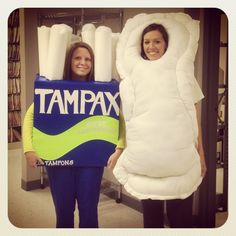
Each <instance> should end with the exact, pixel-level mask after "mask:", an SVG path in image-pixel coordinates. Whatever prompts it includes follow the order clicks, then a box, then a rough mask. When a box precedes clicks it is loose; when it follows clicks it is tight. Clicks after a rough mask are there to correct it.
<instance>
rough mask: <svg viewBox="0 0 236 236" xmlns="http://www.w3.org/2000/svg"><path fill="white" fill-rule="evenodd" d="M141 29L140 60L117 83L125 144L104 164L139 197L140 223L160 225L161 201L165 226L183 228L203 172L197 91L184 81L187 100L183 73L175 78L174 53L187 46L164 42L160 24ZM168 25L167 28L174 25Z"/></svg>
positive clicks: (188, 222) (187, 223)
mask: <svg viewBox="0 0 236 236" xmlns="http://www.w3.org/2000/svg"><path fill="white" fill-rule="evenodd" d="M181 17H182V16H181ZM184 17H185V16H184ZM182 18H183V17H182ZM163 22H164V21H163ZM167 26H169V25H168V24H167ZM177 26H178V24H177ZM173 27H174V26H173ZM143 28H144V29H143V31H142V33H141V40H140V41H141V57H142V59H139V60H137V63H136V65H134V67H133V68H132V72H131V73H130V77H129V78H124V81H122V82H123V84H121V99H122V103H123V113H124V117H125V123H126V148H125V149H124V151H123V152H122V154H121V155H120V153H121V152H115V153H114V154H113V155H112V156H111V157H110V160H109V166H110V167H111V168H113V167H114V166H115V169H114V175H115V176H116V178H117V179H118V180H119V182H121V183H122V184H123V185H124V187H125V189H126V190H127V191H128V192H129V193H130V194H132V195H133V196H135V197H136V198H138V199H140V200H141V202H142V206H143V219H144V227H145V228H162V227H164V201H166V209H167V216H168V220H169V224H170V227H175V228H180V227H182V228H183V227H184V228H188V227H192V226H193V225H192V223H193V222H192V203H193V192H194V191H195V190H196V188H197V187H198V186H199V184H200V183H201V180H202V177H204V175H205V173H206V164H205V157H204V151H203V146H202V137H201V129H200V127H199V125H198V124H197V122H196V117H197V114H196V110H195V108H194V105H195V104H196V103H197V102H199V101H200V100H201V99H202V98H203V95H202V92H201V90H200V88H199V86H198V85H197V83H196V82H195V81H194V82H193V81H190V82H188V83H189V84H192V85H193V86H192V87H193V88H192V89H193V90H192V91H193V92H192V94H191V93H189V94H188V97H187V100H186V99H185V98H186V97H184V95H185V94H186V93H187V92H186V87H184V86H185V83H184V82H185V81H184V79H185V78H187V76H186V75H185V74H186V73H185V72H183V73H182V72H181V73H182V74H183V76H182V77H183V79H182V78H179V77H181V76H179V74H178V73H179V71H178V69H179V67H178V66H179V65H180V64H178V63H179V61H178V53H179V54H180V55H181V56H182V53H185V51H184V50H185V49H186V47H188V45H184V47H185V48H184V47H183V49H182V51H181V47H182V46H181V45H179V47H178V45H177V46H176V48H175V42H174V41H175V39H173V35H171V36H172V38H171V42H170V41H169V34H168V31H167V30H166V28H165V27H164V26H163V25H162V24H159V23H151V24H149V25H147V26H146V27H143ZM169 29H170V32H171V33H173V32H174V30H175V29H172V31H171V28H169ZM132 33H133V32H132ZM134 33H137V32H134ZM186 35H187V34H186ZM186 38H187V36H186ZM188 39H189V38H187V40H188ZM176 41H178V39H177V37H176ZM127 42H128V43H130V41H128V40H127ZM128 43H127V44H128ZM182 43H184V42H182ZM130 45H132V43H130ZM169 48H170V49H169ZM168 50H170V52H169V54H168ZM173 51H174V53H173V54H170V53H172V52H173ZM186 51H187V50H186ZM130 52H132V53H133V54H135V52H134V51H131V50H130ZM130 52H129V53H130ZM132 53H130V54H129V55H130V57H131V56H132ZM127 54H128V52H127ZM127 54H126V55H127ZM170 55H171V57H170ZM167 59H169V60H167ZM145 67H146V68H145ZM176 68H177V69H176ZM182 70H183V71H184V68H183V69H182ZM182 74H180V75H182ZM178 76H179V77H178ZM181 79H182V80H181ZM181 83H182V84H181ZM181 86H182V87H181ZM145 91H146V92H145ZM183 94H184V95H183ZM153 100H155V102H153ZM189 101H190V102H189ZM155 114H156V117H155V116H154V115H155ZM194 122H195V123H194ZM197 129H198V131H196V130H197ZM119 157H120V158H119Z"/></svg>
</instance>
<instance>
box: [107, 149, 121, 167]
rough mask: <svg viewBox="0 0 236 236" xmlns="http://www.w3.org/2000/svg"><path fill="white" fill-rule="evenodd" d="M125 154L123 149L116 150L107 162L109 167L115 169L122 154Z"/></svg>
mask: <svg viewBox="0 0 236 236" xmlns="http://www.w3.org/2000/svg"><path fill="white" fill-rule="evenodd" d="M122 152H123V149H121V148H116V150H115V152H114V153H113V154H111V156H110V157H109V159H108V161H107V167H108V168H109V169H113V168H114V167H115V165H116V162H117V160H118V159H119V157H120V155H121V153H122Z"/></svg>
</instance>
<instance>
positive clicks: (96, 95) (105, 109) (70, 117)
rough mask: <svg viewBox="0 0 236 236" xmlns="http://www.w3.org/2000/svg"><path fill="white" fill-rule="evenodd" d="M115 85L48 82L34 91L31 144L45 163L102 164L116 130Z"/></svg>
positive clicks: (40, 79)
mask: <svg viewBox="0 0 236 236" xmlns="http://www.w3.org/2000/svg"><path fill="white" fill-rule="evenodd" d="M119 103H120V100H119V84H118V82H116V81H114V80H112V81H111V82H80V81H65V80H56V81H55V80H54V81H49V80H47V79H46V78H44V77H40V76H38V77H37V78H36V80H35V90H34V127H33V146H34V148H35V150H36V152H37V154H38V155H39V156H40V157H41V158H42V159H43V160H44V162H45V165H47V166H105V165H106V163H107V159H108V157H109V156H110V155H111V154H112V153H113V152H114V148H115V146H116V144H117V140H118V132H119Z"/></svg>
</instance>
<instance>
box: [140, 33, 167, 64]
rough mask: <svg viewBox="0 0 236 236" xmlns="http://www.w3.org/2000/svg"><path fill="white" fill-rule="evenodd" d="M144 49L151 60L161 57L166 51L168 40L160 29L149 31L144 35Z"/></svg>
mask: <svg viewBox="0 0 236 236" xmlns="http://www.w3.org/2000/svg"><path fill="white" fill-rule="evenodd" d="M142 46H143V50H144V53H145V55H146V56H147V58H148V59H149V60H151V61H153V60H158V59H160V58H161V57H162V56H163V54H164V53H165V51H166V42H165V40H164V38H163V35H162V33H161V32H160V31H159V30H152V31H149V32H147V33H146V34H145V35H144V37H143V45H142Z"/></svg>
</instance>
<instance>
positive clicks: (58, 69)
mask: <svg viewBox="0 0 236 236" xmlns="http://www.w3.org/2000/svg"><path fill="white" fill-rule="evenodd" d="M71 34H72V28H71V27H69V26H67V25H63V24H62V25H53V26H52V28H51V32H50V39H49V47H48V58H47V71H46V77H47V78H48V79H50V80H61V79H63V72H64V67H65V58H66V51H67V49H68V47H69V45H70V41H71Z"/></svg>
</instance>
